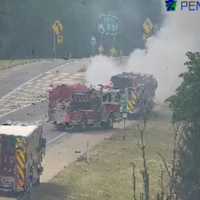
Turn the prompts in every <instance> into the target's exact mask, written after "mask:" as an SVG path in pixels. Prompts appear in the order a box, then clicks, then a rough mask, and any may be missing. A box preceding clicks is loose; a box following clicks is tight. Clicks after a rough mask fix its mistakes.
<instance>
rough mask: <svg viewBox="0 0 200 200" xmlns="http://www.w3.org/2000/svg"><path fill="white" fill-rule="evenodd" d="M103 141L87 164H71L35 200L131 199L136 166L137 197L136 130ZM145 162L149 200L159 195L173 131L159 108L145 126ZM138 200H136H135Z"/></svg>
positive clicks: (139, 178)
mask: <svg viewBox="0 0 200 200" xmlns="http://www.w3.org/2000/svg"><path fill="white" fill-rule="evenodd" d="M116 132H118V133H117V134H115V135H114V136H113V137H112V138H111V139H110V140H105V141H104V142H102V143H101V144H99V145H97V146H96V147H95V148H94V149H93V150H92V151H91V152H90V163H89V164H87V163H86V162H78V161H77V162H75V163H72V164H71V165H70V166H69V167H67V168H66V169H64V170H63V171H62V172H60V173H59V174H58V175H57V176H56V177H55V178H54V179H53V180H52V181H51V182H49V183H46V184H41V186H40V187H39V188H36V190H35V191H34V193H33V199H37V200H102V199H103V200H125V199H126V200H128V199H130V200H131V199H133V198H132V178H131V177H132V168H131V164H130V163H131V162H134V163H135V164H136V176H137V193H138V195H139V193H140V192H141V191H142V187H143V183H142V175H141V170H142V169H143V168H142V157H141V151H140V149H139V146H138V142H139V133H138V131H137V128H136V126H132V127H131V128H128V129H127V130H126V140H125V141H123V139H122V135H123V133H122V131H121V132H120V131H116ZM145 138H146V143H147V159H148V167H149V171H150V182H151V187H150V190H151V199H155V195H156V193H157V192H159V191H160V171H161V164H162V162H161V160H160V158H159V156H158V155H157V153H158V152H159V153H162V154H163V155H164V156H165V158H166V159H167V160H168V161H170V159H171V150H172V139H173V131H172V127H171V124H170V113H169V111H168V109H167V108H166V107H164V108H163V107H162V108H159V109H158V110H157V111H156V112H155V113H154V114H153V116H152V118H151V120H150V121H149V122H148V126H147V131H146V135H145ZM138 199H139V198H138Z"/></svg>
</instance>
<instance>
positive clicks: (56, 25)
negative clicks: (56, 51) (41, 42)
mask: <svg viewBox="0 0 200 200" xmlns="http://www.w3.org/2000/svg"><path fill="white" fill-rule="evenodd" d="M52 29H53V31H54V33H55V34H56V35H58V34H61V33H63V25H62V23H61V22H60V21H59V20H56V21H55V22H54V24H53V26H52Z"/></svg>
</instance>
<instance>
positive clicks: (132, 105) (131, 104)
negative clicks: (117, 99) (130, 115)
mask: <svg viewBox="0 0 200 200" xmlns="http://www.w3.org/2000/svg"><path fill="white" fill-rule="evenodd" d="M135 105H136V99H132V100H130V101H128V112H133V111H134V109H135Z"/></svg>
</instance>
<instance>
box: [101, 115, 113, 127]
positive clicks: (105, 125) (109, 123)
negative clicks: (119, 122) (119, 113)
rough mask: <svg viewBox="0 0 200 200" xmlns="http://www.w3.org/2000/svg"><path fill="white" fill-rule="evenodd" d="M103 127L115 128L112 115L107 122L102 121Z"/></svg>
mask: <svg viewBox="0 0 200 200" xmlns="http://www.w3.org/2000/svg"><path fill="white" fill-rule="evenodd" d="M101 126H102V128H104V129H112V128H113V120H112V118H111V117H110V118H109V119H108V120H107V121H106V122H102V123H101Z"/></svg>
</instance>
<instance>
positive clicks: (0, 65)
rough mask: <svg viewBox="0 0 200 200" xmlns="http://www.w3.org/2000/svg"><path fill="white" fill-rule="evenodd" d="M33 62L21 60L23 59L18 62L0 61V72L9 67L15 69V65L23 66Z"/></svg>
mask: <svg viewBox="0 0 200 200" xmlns="http://www.w3.org/2000/svg"><path fill="white" fill-rule="evenodd" d="M34 61H35V60H34V59H32V60H28V59H27V60H23V59H19V60H0V70H4V69H8V68H11V67H15V66H17V65H23V64H27V63H30V62H34Z"/></svg>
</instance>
